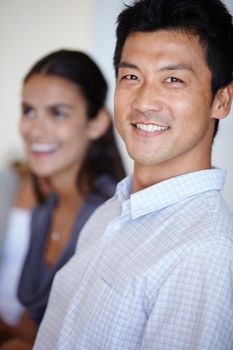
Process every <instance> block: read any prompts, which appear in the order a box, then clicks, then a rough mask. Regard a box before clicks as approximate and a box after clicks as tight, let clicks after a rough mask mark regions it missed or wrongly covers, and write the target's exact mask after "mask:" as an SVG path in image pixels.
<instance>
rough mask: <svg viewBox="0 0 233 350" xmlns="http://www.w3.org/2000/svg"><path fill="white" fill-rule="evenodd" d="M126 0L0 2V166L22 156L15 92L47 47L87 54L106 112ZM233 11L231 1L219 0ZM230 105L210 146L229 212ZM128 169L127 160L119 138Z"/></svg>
mask: <svg viewBox="0 0 233 350" xmlns="http://www.w3.org/2000/svg"><path fill="white" fill-rule="evenodd" d="M124 2H126V3H129V2H130V0H127V1H124V0H85V1H83V0H40V1H36V0H20V1H15V0H0V43H1V56H0V62H1V64H0V118H1V129H0V168H2V167H4V166H5V165H6V163H7V162H8V161H9V159H15V158H22V157H23V147H22V143H21V140H20V137H19V135H18V129H17V128H18V120H19V111H20V108H19V107H20V90H21V82H22V79H23V77H24V75H25V73H26V72H27V70H28V69H29V67H30V66H31V65H32V64H33V63H34V62H35V61H36V60H37V59H38V58H40V57H41V56H43V55H45V54H47V53H49V52H50V51H53V50H56V49H60V48H69V49H79V50H84V51H86V52H87V53H89V54H90V55H91V56H92V57H93V58H94V59H95V60H96V61H97V62H98V63H99V65H100V66H101V68H102V70H103V71H104V73H105V75H106V77H107V80H108V83H109V87H110V91H109V97H108V106H109V108H110V110H111V111H112V110H113V108H112V106H113V92H114V71H113V67H112V56H113V50H114V45H115V22H116V16H117V14H118V13H119V11H120V9H121V8H122V7H123V3H124ZM225 3H226V5H227V6H228V8H229V9H230V10H231V12H232V13H233V2H232V0H225ZM232 135H233V109H232V112H231V115H230V117H229V118H227V119H225V120H223V121H222V122H221V123H220V131H219V134H218V135H217V137H216V140H215V142H214V146H213V164H214V165H215V166H218V167H222V168H225V169H226V170H227V171H228V176H227V181H226V186H225V189H224V197H225V199H226V201H227V202H228V204H229V206H230V207H231V209H232V210H233V159H232V153H231V152H233V136H232ZM119 146H120V148H121V152H122V154H123V157H124V160H125V165H126V167H127V170H128V172H129V173H130V172H132V161H131V160H130V159H129V157H128V156H127V154H126V152H125V148H124V146H123V143H122V142H121V140H120V139H119Z"/></svg>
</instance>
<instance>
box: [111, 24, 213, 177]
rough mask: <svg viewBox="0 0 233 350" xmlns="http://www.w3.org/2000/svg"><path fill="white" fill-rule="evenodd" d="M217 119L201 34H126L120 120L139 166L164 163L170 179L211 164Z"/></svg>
mask: <svg viewBox="0 0 233 350" xmlns="http://www.w3.org/2000/svg"><path fill="white" fill-rule="evenodd" d="M214 118H215V114H214V112H213V104H212V94H211V72H210V70H209V68H208V66H207V63H206V61H205V51H204V49H203V47H202V46H201V44H200V42H199V39H198V37H197V36H193V35H188V34H185V33H181V32H175V31H165V30H164V31H156V32H149V33H141V32H136V33H132V34H130V35H129V36H128V37H127V39H126V42H125V45H124V47H123V51H122V57H121V62H120V65H119V69H118V77H117V82H116V91H115V121H116V126H117V129H118V131H119V133H120V135H121V137H122V139H123V140H124V142H125V144H126V148H127V151H128V153H129V155H130V156H131V157H132V158H133V160H134V161H135V167H136V168H137V166H139V168H140V167H141V166H143V167H144V166H146V167H147V168H148V166H149V167H151V166H152V168H151V169H150V170H159V168H158V166H162V168H163V169H164V172H165V173H166V175H165V176H166V177H170V176H175V175H178V174H179V173H185V172H189V171H195V170H199V169H202V168H208V167H210V153H211V144H212V137H213V130H214V121H215V120H214ZM155 167H156V168H155ZM144 169H145V167H144ZM160 169H161V168H160Z"/></svg>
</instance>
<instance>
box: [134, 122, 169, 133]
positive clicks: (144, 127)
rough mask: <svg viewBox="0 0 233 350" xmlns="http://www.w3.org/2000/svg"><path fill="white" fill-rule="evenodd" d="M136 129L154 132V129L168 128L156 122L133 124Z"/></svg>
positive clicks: (162, 129) (163, 129)
mask: <svg viewBox="0 0 233 350" xmlns="http://www.w3.org/2000/svg"><path fill="white" fill-rule="evenodd" d="M134 125H135V126H136V128H137V129H139V130H142V131H144V132H151V133H153V132H156V131H165V130H167V129H168V126H161V125H156V124H142V123H138V124H134Z"/></svg>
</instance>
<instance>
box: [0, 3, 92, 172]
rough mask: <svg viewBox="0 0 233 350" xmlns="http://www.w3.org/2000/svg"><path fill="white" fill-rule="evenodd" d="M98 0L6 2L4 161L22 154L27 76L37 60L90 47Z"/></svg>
mask: <svg viewBox="0 0 233 350" xmlns="http://www.w3.org/2000/svg"><path fill="white" fill-rule="evenodd" d="M91 4H92V0H85V1H82V0H42V1H37V0H20V1H16V0H1V1H0V43H1V50H0V52H1V54H0V55H1V56H0V62H1V64H0V77H1V78H0V92H1V93H0V115H1V134H0V136H1V137H0V166H2V165H4V164H5V162H6V160H8V158H9V157H17V156H18V154H21V153H22V144H21V140H20V138H19V135H18V130H17V124H18V119H19V104H20V98H19V97H20V86H21V80H22V78H23V76H24V75H25V73H26V72H27V70H28V69H29V67H30V66H31V65H32V63H34V61H35V60H37V59H38V58H40V57H41V56H43V55H44V54H47V53H48V52H50V51H52V50H55V49H59V48H63V47H66V48H77V49H83V50H86V51H89V50H90V42H91V39H90V38H91V30H92V27H91V23H92V22H93V21H92V11H91V10H92V5H91Z"/></svg>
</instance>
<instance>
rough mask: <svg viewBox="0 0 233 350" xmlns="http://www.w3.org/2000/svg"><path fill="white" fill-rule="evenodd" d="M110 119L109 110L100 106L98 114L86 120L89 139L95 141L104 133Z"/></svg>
mask: <svg viewBox="0 0 233 350" xmlns="http://www.w3.org/2000/svg"><path fill="white" fill-rule="evenodd" d="M111 123H112V121H111V116H110V114H109V112H108V111H107V110H106V109H105V108H102V109H101V110H100V111H99V112H98V114H97V115H96V116H95V117H94V118H93V119H90V120H89V121H88V136H89V139H90V140H91V141H95V140H97V139H98V138H100V137H101V136H103V135H104V134H105V132H106V131H107V130H108V128H109V126H110V124H111Z"/></svg>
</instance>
